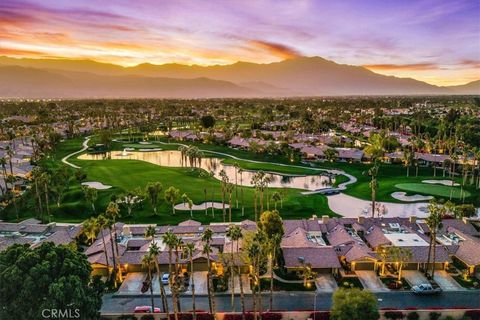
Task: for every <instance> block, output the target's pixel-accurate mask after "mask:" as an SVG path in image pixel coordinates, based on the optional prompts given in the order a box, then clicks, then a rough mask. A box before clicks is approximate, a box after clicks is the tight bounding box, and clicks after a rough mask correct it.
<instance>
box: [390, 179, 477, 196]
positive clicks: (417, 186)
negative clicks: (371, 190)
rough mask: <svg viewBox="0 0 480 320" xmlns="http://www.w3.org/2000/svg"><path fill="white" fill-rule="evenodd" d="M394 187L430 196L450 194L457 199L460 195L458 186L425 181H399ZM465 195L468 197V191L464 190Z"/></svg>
mask: <svg viewBox="0 0 480 320" xmlns="http://www.w3.org/2000/svg"><path fill="white" fill-rule="evenodd" d="M395 187H396V188H398V189H400V190H404V191H409V192H417V193H421V194H428V195H432V196H439V197H444V198H448V197H450V194H452V198H456V199H459V198H460V197H461V189H460V188H459V187H451V186H444V185H432V184H427V183H399V184H396V185H395ZM464 193H465V197H470V195H471V194H470V192H468V191H466V190H464Z"/></svg>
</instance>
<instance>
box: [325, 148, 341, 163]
mask: <svg viewBox="0 0 480 320" xmlns="http://www.w3.org/2000/svg"><path fill="white" fill-rule="evenodd" d="M323 154H324V155H325V159H327V160H328V161H330V162H333V161H334V160H335V159H337V157H338V151H337V150H336V149H334V148H328V149H326V150H325V151H324V152H323Z"/></svg>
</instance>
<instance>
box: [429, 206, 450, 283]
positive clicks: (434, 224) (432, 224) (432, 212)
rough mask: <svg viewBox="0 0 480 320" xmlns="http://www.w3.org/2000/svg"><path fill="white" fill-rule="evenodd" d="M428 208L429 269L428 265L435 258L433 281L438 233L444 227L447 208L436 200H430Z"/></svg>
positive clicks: (433, 270) (433, 272)
mask: <svg viewBox="0 0 480 320" xmlns="http://www.w3.org/2000/svg"><path fill="white" fill-rule="evenodd" d="M427 208H428V212H429V215H428V217H427V218H426V219H425V223H426V225H427V226H428V228H429V229H430V241H429V247H428V258H427V269H428V265H429V264H430V263H431V258H432V257H433V263H432V273H431V277H432V279H433V277H434V274H435V254H436V242H437V240H436V239H437V233H438V230H439V229H441V228H442V227H443V225H442V219H443V216H444V215H445V212H446V208H445V206H442V205H440V204H438V203H437V201H436V200H435V199H432V200H430V203H429V204H428V207H427Z"/></svg>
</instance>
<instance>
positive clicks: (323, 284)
mask: <svg viewBox="0 0 480 320" xmlns="http://www.w3.org/2000/svg"><path fill="white" fill-rule="evenodd" d="M315 283H316V284H317V291H318V292H334V291H335V290H337V289H338V285H337V282H336V281H335V278H334V277H333V276H332V275H331V274H330V273H328V274H323V273H321V274H319V275H318V276H317V279H316V280H315Z"/></svg>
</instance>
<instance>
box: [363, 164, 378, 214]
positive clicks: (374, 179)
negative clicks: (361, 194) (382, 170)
mask: <svg viewBox="0 0 480 320" xmlns="http://www.w3.org/2000/svg"><path fill="white" fill-rule="evenodd" d="M364 174H367V175H369V176H370V178H371V180H370V183H369V186H370V190H371V195H372V218H374V217H375V209H376V198H377V189H378V181H377V175H378V164H377V162H375V164H374V165H373V167H371V168H370V169H369V170H368V171H367V172H366V173H364Z"/></svg>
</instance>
